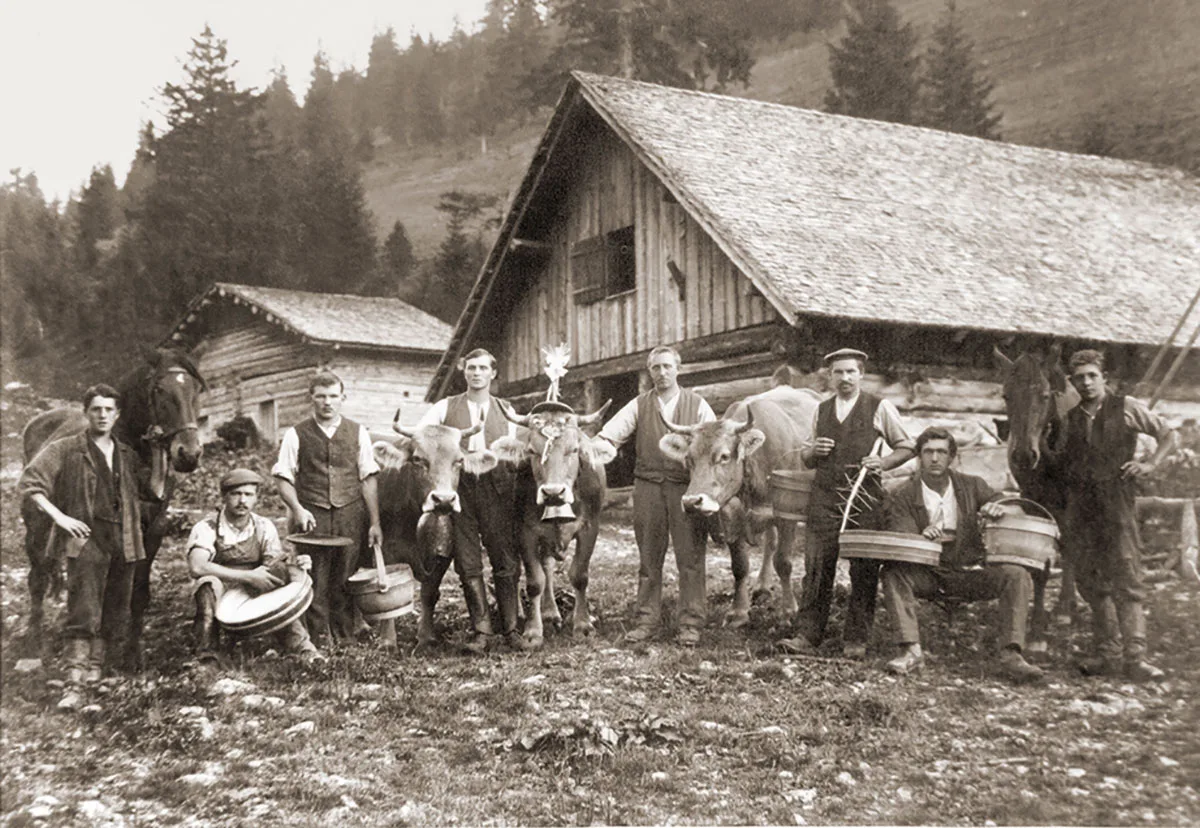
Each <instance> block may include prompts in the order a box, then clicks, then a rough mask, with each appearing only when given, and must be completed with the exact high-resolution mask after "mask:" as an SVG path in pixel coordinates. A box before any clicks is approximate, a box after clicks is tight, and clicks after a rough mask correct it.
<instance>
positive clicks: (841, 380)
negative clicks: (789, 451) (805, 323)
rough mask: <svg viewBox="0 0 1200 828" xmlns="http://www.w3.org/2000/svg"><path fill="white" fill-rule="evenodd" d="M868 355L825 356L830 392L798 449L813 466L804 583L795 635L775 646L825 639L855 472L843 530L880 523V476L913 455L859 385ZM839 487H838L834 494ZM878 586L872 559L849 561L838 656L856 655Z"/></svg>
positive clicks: (896, 425) (889, 415)
mask: <svg viewBox="0 0 1200 828" xmlns="http://www.w3.org/2000/svg"><path fill="white" fill-rule="evenodd" d="M866 362H867V355H866V354H865V353H863V352H862V351H859V350H855V349H853V348H841V349H839V350H837V351H834V352H833V353H830V354H826V355H825V366H826V368H827V369H828V370H829V375H830V379H831V380H832V382H833V386H834V389H835V391H836V394H835V395H834V396H833V397H831V398H830V399H828V400H825V401H824V402H822V403H821V404H820V405H819V406H817V412H816V414H815V416H814V417H813V424H812V439H811V441H810V442H808V443H806V444H805V445H804V447H803V448H802V449H801V451H800V456H801V457H802V458H803V459H804V464H805V465H806V466H807V467H808V468H810V469H816V470H817V473H816V477H815V478H814V480H813V485H812V493H811V495H810V497H809V502H808V530H807V535H806V540H807V548H806V551H805V577H804V587H803V592H802V595H801V600H800V610H799V612H798V613H797V615H796V633H797V634H796V637H794V638H785V639H783V640H781V641H779V642H778V646H779V647H780V648H781V649H783V650H784V651H786V652H792V653H799V654H812V653H814V652H816V648H817V646H818V645H819V644H820V643H821V640H822V639H823V638H824V637H825V626H826V624H827V623H828V621H829V610H830V607H831V606H832V604H833V582H834V578H835V576H836V574H837V562H838V532H839V529H840V528H841V523H842V513H843V509H844V508H845V505H846V503H845V497H846V495H848V493H849V489H850V487H851V484H852V482H853V480H854V478H855V477H856V476H857V475H858V473H859V471H860V470H861V469H862V468H864V467H865V468H866V469H867V476H866V478H864V481H863V485H862V490H863V492H864V493H865V496H864V497H861V498H856V507H857V508H855V510H854V511H852V513H851V514H852V516H853V520H852V522H851V523H850V524H848V525H847V528H853V529H882V528H883V512H882V508H881V507H882V502H883V487H882V482H881V479H880V474H881V473H882V472H884V471H887V470H888V469H894V468H896V467H897V466H899V465H901V464H902V463H904V462H905V461H907V460H908V459H909V458H911V457H912V456H913V454H914V446H915V443H914V442H913V440H912V438H911V437H909V436H908V433H907V432H906V431H905V430H904V426H903V425H902V424H901V422H900V412H899V411H897V410H896V406H894V405H893V404H892V403H891V402H889V401H888V400H885V399H882V398H881V397H877V396H876V395H874V394H871V393H868V392H866V391H863V390H862V389H861V388H860V385H861V383H862V378H863V370H864V369H865V367H866ZM880 439H882V441H883V442H884V443H886V444H887V445H888V446H889V448H890V451H889V453H888V454H886V455H882V456H881V452H880V451H876V450H875V447H876V441H878V440H880ZM839 489H840V490H842V491H841V492H839ZM878 585H879V563H878V562H877V561H870V560H866V559H861V558H856V559H854V560H851V561H850V602H849V606H848V607H847V610H846V621H845V624H844V625H843V629H842V641H843V646H844V653H845V655H847V656H849V657H851V658H862V657H864V656H865V655H866V652H867V639H868V637H869V636H870V632H871V625H872V623H873V622H874V619H875V598H876V592H877V590H878Z"/></svg>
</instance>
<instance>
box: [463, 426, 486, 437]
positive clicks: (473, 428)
mask: <svg viewBox="0 0 1200 828" xmlns="http://www.w3.org/2000/svg"><path fill="white" fill-rule="evenodd" d="M481 431H483V423H476V424H475V425H473V426H471V427H470V428H464V429H462V436H463V437H470V436H471V435H472V434H478V433H479V432H481Z"/></svg>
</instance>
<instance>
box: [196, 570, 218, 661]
mask: <svg viewBox="0 0 1200 828" xmlns="http://www.w3.org/2000/svg"><path fill="white" fill-rule="evenodd" d="M216 612H217V593H216V592H215V591H214V590H213V587H212V584H204V585H203V586H201V587H200V589H198V590H197V591H196V623H195V640H194V645H195V648H196V658H198V659H199V660H200V661H215V660H216V659H217V621H216Z"/></svg>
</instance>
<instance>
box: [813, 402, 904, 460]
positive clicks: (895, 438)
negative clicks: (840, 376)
mask: <svg viewBox="0 0 1200 828" xmlns="http://www.w3.org/2000/svg"><path fill="white" fill-rule="evenodd" d="M860 394H861V392H860V393H859V394H855V395H854V396H853V397H851V398H850V399H849V400H843V399H842V398H841V397H834V398H833V399H834V403H833V414H834V416H835V417H837V421H838V422H839V423H841V422H845V420H846V418H847V417H848V416H850V411H851V409H853V408H854V406H855V404H856V403H857V402H858V398H859V396H860ZM819 417H820V410H819V409H818V410H816V411H813V418H812V431H811V432H810V433H811V434H812V437H811V438H809V440H808V442H806V443H805V446H806V447H807V448H808V449H809V450H810V451H811V450H812V445H813V443H814V442H815V441H816V436H817V419H818V418H819ZM871 425H872V427H873V428H874V429H875V433H876V434H881V435H883V441H884V442H885V443H887V444H888V445H889V446H890V447H891V449H892V451H898V450H899V449H902V448H906V449H916V446H917V444H916V441H915V440H913V438H912V437H909V436H908V431H907V430H905V428H904V423H903V422H902V421H901V420H900V412H899V410H897V408H896V406H895V404H894V403H892V401H891V400H886V399H880V400H879V407H878V408H876V409H875V417H874V419H873V420H872V421H871Z"/></svg>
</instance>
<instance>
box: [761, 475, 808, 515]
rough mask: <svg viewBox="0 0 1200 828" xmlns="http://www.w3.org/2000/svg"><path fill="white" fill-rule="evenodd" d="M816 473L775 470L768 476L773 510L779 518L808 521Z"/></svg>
mask: <svg viewBox="0 0 1200 828" xmlns="http://www.w3.org/2000/svg"><path fill="white" fill-rule="evenodd" d="M816 474H817V473H816V472H815V471H807V470H804V469H773V470H772V471H771V474H770V475H768V476H767V486H768V487H769V489H770V492H771V510H772V511H773V512H774V514H775V517H777V518H786V519H787V520H807V519H808V496H809V494H810V493H811V492H812V484H813V478H814V477H815V476H816Z"/></svg>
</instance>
